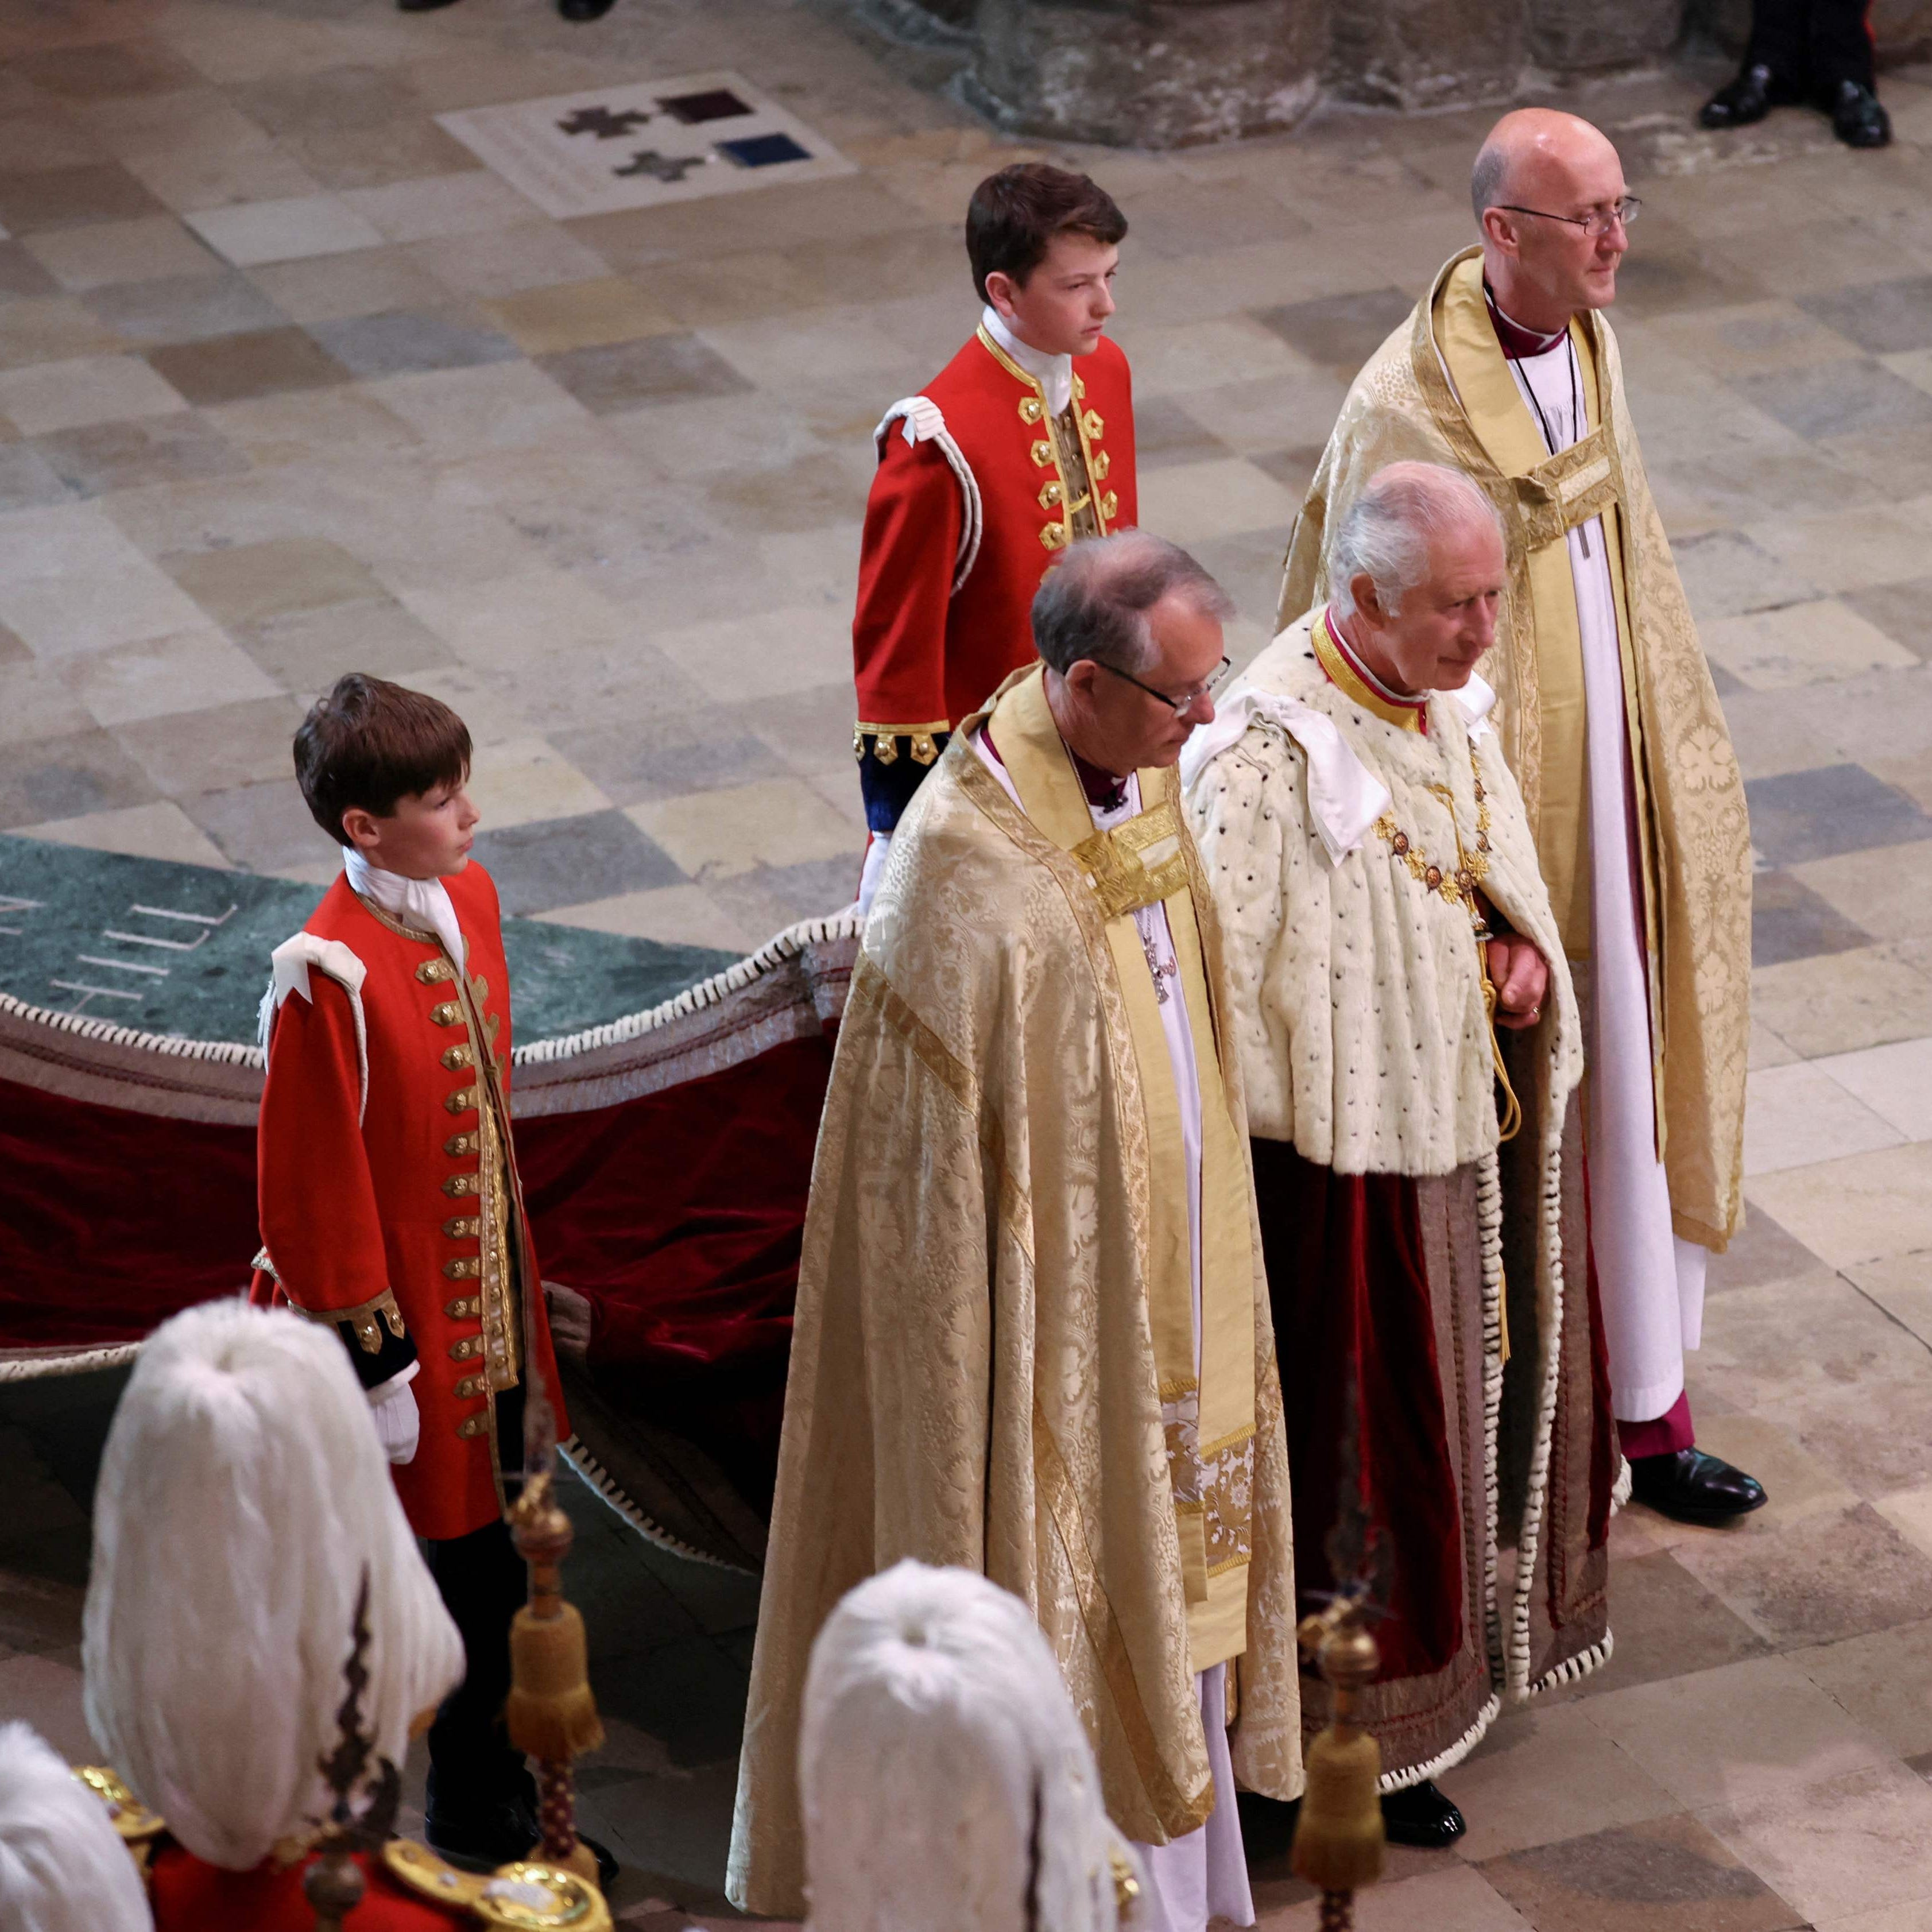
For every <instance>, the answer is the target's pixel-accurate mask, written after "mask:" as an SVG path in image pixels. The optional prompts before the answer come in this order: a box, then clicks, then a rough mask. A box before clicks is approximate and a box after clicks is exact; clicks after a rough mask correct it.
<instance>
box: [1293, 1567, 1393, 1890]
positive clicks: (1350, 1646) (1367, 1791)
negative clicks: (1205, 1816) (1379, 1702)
mask: <svg viewBox="0 0 1932 1932" xmlns="http://www.w3.org/2000/svg"><path fill="white" fill-rule="evenodd" d="M1354 1619H1355V1611H1354V1609H1353V1607H1352V1606H1345V1605H1342V1604H1336V1605H1332V1606H1331V1607H1330V1609H1329V1610H1328V1612H1327V1613H1325V1614H1323V1615H1321V1616H1312V1617H1308V1618H1306V1619H1304V1620H1303V1622H1302V1625H1301V1630H1300V1632H1299V1635H1300V1637H1301V1648H1302V1649H1303V1651H1304V1653H1305V1654H1307V1655H1310V1656H1311V1657H1313V1659H1314V1660H1315V1662H1316V1665H1317V1667H1318V1668H1319V1670H1320V1671H1321V1673H1322V1676H1323V1677H1325V1679H1327V1680H1328V1683H1329V1685H1330V1686H1331V1688H1332V1689H1333V1690H1334V1694H1335V1717H1334V1722H1333V1723H1332V1724H1330V1725H1329V1727H1328V1729H1327V1730H1325V1731H1324V1732H1323V1733H1322V1734H1321V1736H1319V1737H1318V1738H1316V1740H1315V1742H1313V1744H1312V1745H1310V1746H1309V1748H1308V1756H1307V1769H1308V1787H1307V1790H1306V1791H1305V1792H1304V1793H1303V1795H1302V1799H1301V1817H1300V1819H1299V1820H1298V1821H1297V1823H1296V1825H1295V1851H1294V1856H1293V1864H1294V1867H1295V1876H1296V1877H1298V1878H1300V1879H1306V1880H1307V1882H1308V1883H1309V1884H1310V1885H1315V1886H1316V1887H1318V1888H1319V1889H1320V1890H1322V1891H1325V1892H1335V1891H1355V1890H1357V1889H1358V1888H1359V1887H1361V1886H1363V1885H1373V1883H1374V1882H1376V1879H1379V1877H1381V1876H1382V1846H1383V1843H1384V1842H1385V1841H1384V1837H1383V1832H1382V1794H1381V1792H1380V1790H1379V1788H1378V1785H1379V1780H1380V1778H1381V1776H1382V1747H1381V1746H1380V1745H1378V1744H1377V1743H1376V1741H1375V1739H1373V1737H1371V1736H1370V1735H1369V1733H1367V1731H1364V1730H1359V1729H1358V1727H1356V1725H1355V1723H1354V1722H1353V1721H1352V1720H1353V1718H1354V1715H1355V1693H1356V1692H1357V1691H1358V1690H1360V1689H1361V1688H1362V1687H1363V1686H1364V1685H1367V1684H1369V1683H1370V1682H1373V1679H1374V1677H1375V1674H1376V1667H1377V1664H1378V1661H1379V1659H1378V1655H1377V1652H1376V1640H1375V1639H1374V1638H1373V1637H1371V1636H1370V1634H1368V1632H1367V1631H1365V1630H1364V1629H1363V1628H1361V1625H1360V1624H1359V1623H1358V1622H1355V1620H1354Z"/></svg>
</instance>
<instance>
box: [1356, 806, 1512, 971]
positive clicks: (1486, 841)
mask: <svg viewBox="0 0 1932 1932" xmlns="http://www.w3.org/2000/svg"><path fill="white" fill-rule="evenodd" d="M1475 787H1476V849H1475V851H1473V852H1470V851H1467V850H1465V849H1464V847H1463V828H1462V827H1461V826H1460V825H1457V823H1456V805H1455V801H1454V799H1452V798H1451V796H1450V793H1449V788H1448V786H1447V785H1431V786H1430V787H1429V789H1430V790H1431V791H1433V792H1434V793H1436V796H1437V797H1439V799H1442V802H1443V803H1444V804H1445V805H1447V806H1448V809H1449V823H1450V824H1451V826H1454V829H1455V833H1456V869H1455V870H1454V871H1453V872H1451V871H1444V869H1443V868H1442V867H1441V866H1440V865H1435V864H1433V863H1432V862H1431V861H1430V857H1429V855H1428V854H1427V853H1426V852H1423V851H1420V850H1418V849H1417V847H1416V844H1415V841H1414V840H1413V839H1412V838H1410V837H1409V834H1408V833H1407V832H1405V831H1403V829H1402V827H1401V826H1400V825H1398V824H1397V823H1396V822H1395V819H1394V817H1393V815H1392V814H1390V813H1388V812H1386V811H1385V812H1384V813H1383V814H1382V816H1381V817H1379V819H1377V820H1376V828H1375V829H1376V831H1377V832H1379V833H1380V835H1382V837H1383V838H1386V839H1387V840H1388V842H1389V844H1390V847H1391V849H1392V850H1394V853H1395V855H1396V856H1397V858H1398V859H1401V860H1402V861H1403V863H1404V864H1405V865H1407V866H1408V868H1409V871H1410V873H1411V874H1412V876H1413V877H1416V878H1418V879H1420V880H1421V881H1422V883H1423V886H1424V888H1425V889H1427V891H1430V892H1439V893H1441V895H1442V897H1443V898H1445V899H1446V900H1448V902H1449V903H1450V904H1451V905H1460V906H1463V907H1466V908H1467V910H1468V911H1469V918H1470V921H1471V922H1472V924H1473V925H1474V926H1475V927H1476V929H1477V930H1478V932H1479V933H1480V932H1483V931H1484V921H1483V915H1482V909H1481V907H1480V906H1479V905H1478V904H1477V902H1476V888H1477V887H1478V886H1480V885H1481V883H1483V881H1484V880H1485V879H1486V878H1487V877H1489V875H1490V805H1489V797H1488V794H1487V793H1485V792H1484V790H1483V781H1482V780H1481V778H1477V779H1476V780H1475Z"/></svg>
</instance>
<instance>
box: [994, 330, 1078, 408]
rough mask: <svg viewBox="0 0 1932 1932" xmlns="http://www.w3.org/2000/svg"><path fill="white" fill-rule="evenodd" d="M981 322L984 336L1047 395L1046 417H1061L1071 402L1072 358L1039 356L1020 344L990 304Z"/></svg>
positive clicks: (1023, 344)
mask: <svg viewBox="0 0 1932 1932" xmlns="http://www.w3.org/2000/svg"><path fill="white" fill-rule="evenodd" d="M980 320H981V321H982V322H983V323H985V324H986V333H987V334H988V335H990V336H991V337H992V338H993V340H994V341H995V342H997V343H998V344H999V345H1000V347H1001V348H1002V349H1004V350H1005V351H1006V352H1007V354H1008V355H1009V356H1011V357H1012V358H1013V360H1014V361H1015V362H1017V363H1018V364H1019V365H1020V367H1021V368H1022V369H1024V370H1025V371H1026V372H1027V374H1028V375H1029V376H1031V377H1032V378H1033V379H1034V381H1035V382H1036V383H1038V384H1039V385H1040V387H1041V389H1043V390H1044V391H1046V413H1047V414H1048V415H1049V416H1061V415H1064V413H1066V410H1067V405H1068V404H1070V403H1071V402H1072V401H1073V357H1072V356H1046V355H1043V354H1042V353H1040V350H1037V349H1036V348H1034V347H1033V345H1032V344H1031V343H1026V342H1022V341H1021V340H1020V339H1019V337H1018V336H1017V335H1015V334H1014V333H1013V331H1012V329H1010V328H1009V327H1008V326H1007V324H1006V323H1004V322H1003V321H1002V320H1001V319H1000V312H999V311H998V309H996V308H994V306H993V305H992V303H991V302H989V303H988V304H987V305H986V314H984V315H983V316H982V317H980Z"/></svg>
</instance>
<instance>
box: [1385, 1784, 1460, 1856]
mask: <svg viewBox="0 0 1932 1932" xmlns="http://www.w3.org/2000/svg"><path fill="white" fill-rule="evenodd" d="M1382 1829H1383V1830H1384V1831H1385V1832H1387V1833H1388V1841H1389V1843H1391V1844H1392V1845H1420V1846H1422V1848H1423V1849H1424V1850H1425V1851H1431V1852H1438V1851H1441V1850H1442V1849H1444V1847H1445V1846H1449V1845H1453V1844H1454V1843H1455V1842H1456V1841H1457V1839H1458V1838H1460V1837H1461V1836H1462V1835H1463V1833H1464V1832H1466V1831H1467V1830H1468V1829H1469V1826H1467V1825H1466V1824H1465V1823H1463V1814H1462V1813H1461V1812H1460V1811H1457V1808H1455V1806H1454V1805H1452V1804H1451V1802H1449V1800H1448V1799H1446V1798H1445V1797H1444V1796H1443V1795H1442V1793H1441V1792H1439V1791H1438V1790H1436V1787H1435V1786H1434V1784H1432V1783H1431V1782H1430V1781H1429V1780H1428V1779H1427V1778H1424V1780H1423V1781H1422V1782H1421V1784H1412V1785H1410V1786H1409V1787H1407V1788H1406V1790H1401V1791H1388V1792H1385V1793H1383V1794H1382Z"/></svg>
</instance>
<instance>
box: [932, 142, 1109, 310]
mask: <svg viewBox="0 0 1932 1932" xmlns="http://www.w3.org/2000/svg"><path fill="white" fill-rule="evenodd" d="M1126 233H1127V217H1126V216H1125V215H1124V214H1122V213H1121V211H1120V209H1119V208H1118V206H1117V205H1115V200H1114V197H1113V196H1112V195H1110V194H1109V193H1108V192H1107V190H1106V189H1105V188H1103V187H1100V185H1099V184H1097V183H1096V182H1094V181H1091V180H1090V179H1089V178H1088V176H1086V175H1076V174H1070V173H1069V172H1067V169H1064V168H1056V167H1052V166H1049V164H1048V163H1046V162H1045V161H1021V162H1019V163H1016V164H1015V165H1014V166H1012V167H1010V168H1002V169H1001V170H1000V172H998V174H996V175H988V176H987V177H986V179H985V180H984V181H982V182H981V183H980V185H979V186H978V187H976V188H975V189H974V190H973V199H972V200H971V202H969V203H968V206H967V209H966V257H967V260H968V261H970V262H971V263H972V265H973V286H974V287H975V288H976V289H977V290H979V291H980V300H981V301H982V302H984V301H985V300H986V278H987V277H988V276H989V275H994V274H999V275H1010V276H1011V277H1012V278H1013V281H1014V283H1015V284H1016V286H1017V287H1021V288H1025V287H1026V280H1027V278H1028V276H1029V275H1031V274H1032V273H1033V272H1034V269H1037V268H1038V267H1039V266H1040V264H1041V263H1043V261H1045V260H1046V251H1047V249H1048V248H1049V245H1051V244H1052V240H1053V238H1054V237H1055V236H1056V235H1088V236H1092V237H1093V239H1094V240H1095V241H1096V242H1108V243H1112V242H1118V241H1119V240H1120V239H1121V237H1122V236H1124V235H1125V234H1126Z"/></svg>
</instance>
